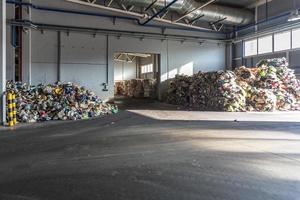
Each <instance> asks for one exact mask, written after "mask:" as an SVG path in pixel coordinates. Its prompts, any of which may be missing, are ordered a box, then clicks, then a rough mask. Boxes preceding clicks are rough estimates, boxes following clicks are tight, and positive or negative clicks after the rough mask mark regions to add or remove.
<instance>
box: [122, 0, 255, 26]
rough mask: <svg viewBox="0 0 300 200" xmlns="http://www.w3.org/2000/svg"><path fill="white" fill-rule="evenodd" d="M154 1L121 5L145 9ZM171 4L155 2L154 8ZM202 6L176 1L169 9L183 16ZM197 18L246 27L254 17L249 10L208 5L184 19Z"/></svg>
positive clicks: (133, 0) (128, 1) (131, 0)
mask: <svg viewBox="0 0 300 200" xmlns="http://www.w3.org/2000/svg"><path fill="white" fill-rule="evenodd" d="M154 1H155V0H122V3H123V4H125V5H128V6H131V5H136V6H142V7H147V6H149V5H150V4H151V3H153V2H154ZM171 2H172V0H157V1H156V3H155V4H154V6H155V7H157V8H162V7H164V6H165V5H167V4H169V3H171ZM204 4H205V3H199V2H196V1H195V0H178V1H177V2H176V3H175V4H173V5H172V6H171V7H170V10H172V11H176V12H177V13H178V14H180V15H184V14H186V13H188V12H189V11H191V10H194V9H197V8H199V7H201V6H202V5H204ZM198 17H200V18H199V20H200V21H205V22H210V23H213V22H218V21H222V24H226V25H235V26H240V25H247V24H249V23H251V22H252V21H253V19H254V15H253V14H252V12H250V11H249V10H246V9H239V8H232V7H227V6H221V5H216V4H209V5H207V6H205V7H204V8H203V9H199V10H195V11H194V12H192V13H191V14H189V15H187V16H186V18H187V19H189V20H193V19H196V18H198Z"/></svg>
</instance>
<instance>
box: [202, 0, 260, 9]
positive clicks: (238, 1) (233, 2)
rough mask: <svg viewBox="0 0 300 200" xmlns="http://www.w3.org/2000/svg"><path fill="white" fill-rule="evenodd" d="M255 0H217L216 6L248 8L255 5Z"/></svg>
mask: <svg viewBox="0 0 300 200" xmlns="http://www.w3.org/2000/svg"><path fill="white" fill-rule="evenodd" d="M197 1H198V2H207V0H197ZM256 2H257V0H217V2H216V3H217V4H222V5H227V6H232V7H244V8H248V7H249V6H251V5H253V4H255V3H256Z"/></svg>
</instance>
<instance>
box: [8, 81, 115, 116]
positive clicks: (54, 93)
mask: <svg viewBox="0 0 300 200" xmlns="http://www.w3.org/2000/svg"><path fill="white" fill-rule="evenodd" d="M7 91H10V92H14V93H15V94H16V107H17V120H18V122H37V121H49V120H79V119H88V118H92V117H97V116H101V115H106V114H112V113H117V112H118V108H117V107H116V106H115V105H111V104H107V103H104V102H103V101H102V100H101V99H100V98H99V97H98V96H96V95H95V94H94V93H93V92H91V91H89V90H87V89H85V88H84V87H81V86H78V85H75V84H73V83H57V84H53V85H50V84H49V85H42V84H40V85H37V86H32V85H28V84H26V83H21V82H7Z"/></svg>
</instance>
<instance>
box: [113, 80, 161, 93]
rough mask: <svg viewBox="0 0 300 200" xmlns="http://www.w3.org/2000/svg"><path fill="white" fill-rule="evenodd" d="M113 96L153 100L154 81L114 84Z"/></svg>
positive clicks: (130, 81)
mask: <svg viewBox="0 0 300 200" xmlns="http://www.w3.org/2000/svg"><path fill="white" fill-rule="evenodd" d="M115 95H124V96H127V97H135V98H144V97H145V98H155V97H156V80H155V79H131V80H124V81H117V82H115Z"/></svg>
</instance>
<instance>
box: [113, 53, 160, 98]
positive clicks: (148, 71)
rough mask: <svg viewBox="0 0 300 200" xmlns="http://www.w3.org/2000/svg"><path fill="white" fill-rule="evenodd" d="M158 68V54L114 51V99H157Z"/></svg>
mask: <svg viewBox="0 0 300 200" xmlns="http://www.w3.org/2000/svg"><path fill="white" fill-rule="evenodd" d="M159 69H160V58H159V55H158V54H151V53H128V52H119V53H115V54H114V87H115V90H114V91H115V99H120V98H149V99H157V98H158V83H159Z"/></svg>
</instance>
